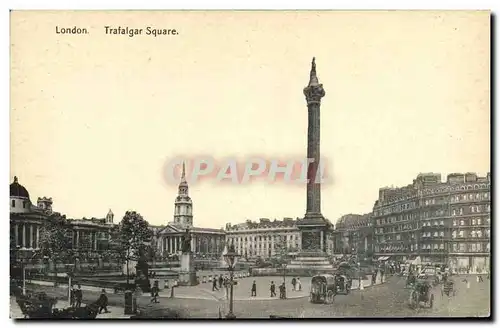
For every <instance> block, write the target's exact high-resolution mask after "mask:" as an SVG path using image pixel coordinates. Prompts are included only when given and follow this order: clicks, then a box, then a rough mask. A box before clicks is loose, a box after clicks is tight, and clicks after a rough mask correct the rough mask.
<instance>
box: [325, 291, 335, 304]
mask: <svg viewBox="0 0 500 328" xmlns="http://www.w3.org/2000/svg"><path fill="white" fill-rule="evenodd" d="M334 299H335V294H334V293H333V290H329V291H328V295H327V296H326V303H327V304H332V303H333V301H334Z"/></svg>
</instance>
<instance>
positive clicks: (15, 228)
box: [14, 223, 19, 247]
mask: <svg viewBox="0 0 500 328" xmlns="http://www.w3.org/2000/svg"><path fill="white" fill-rule="evenodd" d="M14 237H15V238H16V243H15V245H14V246H16V247H17V246H18V245H19V225H18V224H17V223H16V224H14Z"/></svg>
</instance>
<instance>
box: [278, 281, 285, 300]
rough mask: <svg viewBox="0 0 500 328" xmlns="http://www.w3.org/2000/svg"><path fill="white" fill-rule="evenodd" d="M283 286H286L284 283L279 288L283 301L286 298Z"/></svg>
mask: <svg viewBox="0 0 500 328" xmlns="http://www.w3.org/2000/svg"><path fill="white" fill-rule="evenodd" d="M283 285H284V283H283V284H281V285H280V287H279V288H280V299H281V300H282V299H284V298H285V297H284V296H283V295H284V294H285V291H284V290H283Z"/></svg>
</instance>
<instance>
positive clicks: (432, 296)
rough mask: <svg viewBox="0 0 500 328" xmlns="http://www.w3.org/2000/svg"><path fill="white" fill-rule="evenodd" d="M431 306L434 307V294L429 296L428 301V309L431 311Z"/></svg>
mask: <svg viewBox="0 0 500 328" xmlns="http://www.w3.org/2000/svg"><path fill="white" fill-rule="evenodd" d="M433 305H434V294H431V299H430V301H429V308H430V309H432V306H433Z"/></svg>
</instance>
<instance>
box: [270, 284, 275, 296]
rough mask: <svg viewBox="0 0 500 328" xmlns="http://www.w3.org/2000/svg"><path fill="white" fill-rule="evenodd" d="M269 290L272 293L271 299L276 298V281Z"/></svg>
mask: <svg viewBox="0 0 500 328" xmlns="http://www.w3.org/2000/svg"><path fill="white" fill-rule="evenodd" d="M269 290H270V291H271V297H276V285H275V284H274V281H271V287H269Z"/></svg>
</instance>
